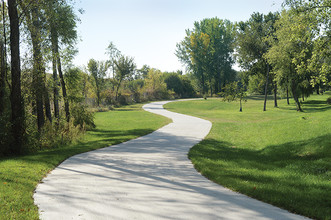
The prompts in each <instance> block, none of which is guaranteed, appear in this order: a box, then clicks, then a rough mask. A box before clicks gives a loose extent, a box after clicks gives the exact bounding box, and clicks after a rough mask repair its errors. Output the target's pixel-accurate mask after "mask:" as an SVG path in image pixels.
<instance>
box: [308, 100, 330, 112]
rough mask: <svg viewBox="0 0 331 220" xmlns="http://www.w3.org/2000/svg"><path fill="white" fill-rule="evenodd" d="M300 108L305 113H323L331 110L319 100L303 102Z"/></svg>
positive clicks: (324, 102)
mask: <svg viewBox="0 0 331 220" xmlns="http://www.w3.org/2000/svg"><path fill="white" fill-rule="evenodd" d="M302 106H303V108H304V111H305V112H307V113H313V112H324V111H328V110H330V109H331V105H328V104H327V103H326V101H321V100H311V101H305V102H303V103H302Z"/></svg>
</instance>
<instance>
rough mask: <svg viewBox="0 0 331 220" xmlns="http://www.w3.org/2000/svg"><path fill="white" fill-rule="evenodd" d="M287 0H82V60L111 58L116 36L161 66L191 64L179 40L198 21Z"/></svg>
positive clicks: (242, 17)
mask: <svg viewBox="0 0 331 220" xmlns="http://www.w3.org/2000/svg"><path fill="white" fill-rule="evenodd" d="M282 2H283V0H231V1H228V0H121V1H119V0H93V1H92V0H80V1H77V3H76V8H77V9H79V8H82V9H83V10H84V11H85V12H84V13H83V14H79V17H80V20H81V23H80V24H78V34H79V36H80V41H79V43H78V45H77V46H78V50H79V53H78V54H77V56H76V57H75V59H74V64H75V65H77V66H81V67H84V66H87V63H88V61H89V59H91V58H94V59H96V60H107V59H108V57H107V55H106V54H105V48H106V47H107V46H108V44H109V43H110V42H113V43H114V44H115V46H116V47H117V48H118V49H119V50H120V51H121V52H122V54H124V55H126V56H131V57H133V58H134V59H135V62H136V64H137V67H138V68H141V67H142V66H143V65H144V64H147V65H149V66H150V67H153V68H157V69H160V70H161V71H176V70H185V68H184V67H183V66H182V65H181V63H180V62H179V61H178V59H177V57H176V56H175V50H176V43H178V42H180V41H181V40H183V39H184V37H185V30H186V29H192V28H193V24H194V22H195V21H200V20H202V19H204V18H212V17H218V18H220V19H228V20H230V21H232V22H238V21H246V20H248V19H249V17H250V15H251V14H252V13H253V12H260V13H264V14H267V13H269V12H270V11H271V12H275V11H280V10H281V4H282Z"/></svg>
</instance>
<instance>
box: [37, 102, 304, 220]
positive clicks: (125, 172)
mask: <svg viewBox="0 0 331 220" xmlns="http://www.w3.org/2000/svg"><path fill="white" fill-rule="evenodd" d="M168 102H169V101H164V102H154V103H150V104H147V105H144V107H143V108H144V109H145V110H146V111H149V112H152V113H155V114H159V115H162V116H166V117H168V118H170V119H172V120H173V122H172V123H170V124H168V125H166V126H164V127H162V128H160V129H158V130H157V131H155V132H153V133H151V134H149V135H146V136H143V137H140V138H137V139H134V140H131V141H128V142H125V143H122V144H118V145H114V146H110V147H107V148H103V149H99V150H95V151H92V152H87V153H83V154H79V155H75V156H73V157H71V158H69V159H67V160H66V161H64V162H63V163H62V164H60V165H59V166H58V167H57V168H56V169H54V170H53V171H52V172H51V173H50V174H49V175H48V176H47V177H46V178H44V180H43V183H41V184H39V185H38V187H37V189H36V193H35V195H34V198H35V203H36V205H38V207H39V211H40V217H41V218H42V219H59V218H62V219H81V218H85V219H252V218H254V219H303V218H304V217H302V216H298V215H294V214H291V213H289V212H287V211H285V210H282V209H280V208H277V207H274V206H271V205H269V204H266V203H263V202H260V201H257V200H254V199H251V198H249V197H247V196H245V195H241V194H239V193H235V192H232V191H230V190H228V189H226V188H224V187H222V186H220V185H218V184H215V183H213V182H211V181H209V180H208V179H206V178H205V177H203V176H202V175H200V174H199V173H198V172H197V171H196V170H195V169H194V167H193V165H192V163H191V161H190V160H189V159H188V158H187V153H188V151H189V149H190V148H191V147H192V146H194V145H195V144H197V143H199V142H200V141H201V140H202V139H203V138H204V137H205V136H206V135H207V134H208V133H209V131H210V129H211V122H209V121H206V120H203V119H200V118H196V117H192V116H188V115H183V114H179V113H174V112H170V111H167V110H165V109H164V108H163V105H164V104H166V103H168Z"/></svg>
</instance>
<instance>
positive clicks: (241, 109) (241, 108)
mask: <svg viewBox="0 0 331 220" xmlns="http://www.w3.org/2000/svg"><path fill="white" fill-rule="evenodd" d="M239 111H240V112H242V111H243V107H242V104H241V98H240V109H239Z"/></svg>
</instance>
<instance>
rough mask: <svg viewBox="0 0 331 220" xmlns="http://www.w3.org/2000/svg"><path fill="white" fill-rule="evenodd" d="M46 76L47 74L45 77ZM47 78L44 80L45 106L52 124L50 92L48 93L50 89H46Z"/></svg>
mask: <svg viewBox="0 0 331 220" xmlns="http://www.w3.org/2000/svg"><path fill="white" fill-rule="evenodd" d="M44 76H46V73H45V75H44ZM45 81H46V77H45V79H44V82H43V84H44V95H43V97H44V105H45V113H46V117H47V119H48V121H49V122H52V113H51V104H50V101H49V92H48V89H47V87H46V82H45Z"/></svg>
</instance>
